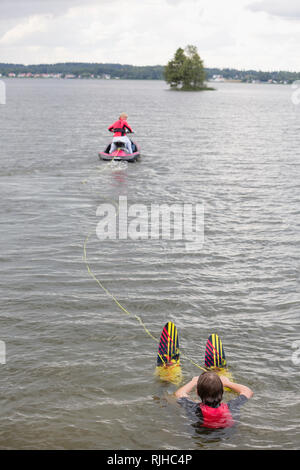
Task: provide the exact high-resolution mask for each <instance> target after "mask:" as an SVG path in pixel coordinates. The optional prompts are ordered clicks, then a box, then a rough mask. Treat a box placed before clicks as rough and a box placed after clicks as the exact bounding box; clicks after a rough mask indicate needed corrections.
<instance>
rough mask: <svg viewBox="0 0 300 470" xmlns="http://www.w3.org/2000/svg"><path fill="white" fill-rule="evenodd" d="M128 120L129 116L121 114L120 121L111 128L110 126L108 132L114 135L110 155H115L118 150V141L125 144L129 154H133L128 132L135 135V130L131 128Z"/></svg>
mask: <svg viewBox="0 0 300 470" xmlns="http://www.w3.org/2000/svg"><path fill="white" fill-rule="evenodd" d="M127 119H128V115H127V114H126V113H121V114H120V117H119V119H118V121H116V122H114V123H113V124H112V125H111V126H109V128H108V130H109V131H110V132H113V133H114V137H113V140H112V144H111V147H110V151H109V153H113V152H114V151H115V150H116V148H117V147H116V145H115V142H116V141H118V142H124V143H125V145H126V148H127V150H128V152H129V153H132V146H131V140H130V139H128V137H127V135H126V132H131V133H133V130H132V129H131V127H130V126H129V124H128V122H127Z"/></svg>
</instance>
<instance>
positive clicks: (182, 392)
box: [175, 376, 199, 398]
mask: <svg viewBox="0 0 300 470" xmlns="http://www.w3.org/2000/svg"><path fill="white" fill-rule="evenodd" d="M198 378H199V377H198V376H197V377H193V378H192V380H191V381H190V382H188V383H187V384H185V385H183V387H180V388H179V389H178V390H177V391H176V392H175V396H176V397H177V398H183V397H187V398H188V397H189V393H191V391H192V390H193V389H194V388H195V387H196V385H197V382H198Z"/></svg>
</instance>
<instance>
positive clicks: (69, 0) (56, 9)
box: [0, 0, 106, 21]
mask: <svg viewBox="0 0 300 470" xmlns="http://www.w3.org/2000/svg"><path fill="white" fill-rule="evenodd" d="M105 1H106V0H85V3H87V4H91V3H99V4H100V3H101V2H105ZM82 3H83V2H82V0H1V1H0V18H1V20H2V21H3V20H9V19H11V18H24V17H28V16H32V15H44V14H53V15H55V16H57V15H63V14H64V13H65V12H66V11H67V10H68V9H69V8H72V7H75V6H78V5H82Z"/></svg>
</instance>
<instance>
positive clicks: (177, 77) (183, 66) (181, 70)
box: [164, 46, 212, 91]
mask: <svg viewBox="0 0 300 470" xmlns="http://www.w3.org/2000/svg"><path fill="white" fill-rule="evenodd" d="M164 77H165V81H166V82H167V83H168V84H169V85H170V86H171V88H172V89H173V90H182V91H199V90H211V89H212V88H208V87H207V86H206V85H205V84H204V81H205V70H204V65H203V61H202V60H201V58H200V56H199V54H198V51H197V47H196V46H187V47H186V48H185V49H182V48H181V47H179V48H178V49H177V51H176V52H175V55H174V58H173V59H172V60H170V61H169V62H168V64H167V65H166V67H165V70H164Z"/></svg>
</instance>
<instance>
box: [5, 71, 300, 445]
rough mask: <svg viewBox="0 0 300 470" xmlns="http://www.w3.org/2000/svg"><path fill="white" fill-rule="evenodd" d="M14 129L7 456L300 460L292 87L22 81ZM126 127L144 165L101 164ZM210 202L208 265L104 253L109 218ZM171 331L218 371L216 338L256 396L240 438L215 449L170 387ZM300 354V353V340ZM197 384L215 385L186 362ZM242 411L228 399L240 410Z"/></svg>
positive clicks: (166, 250)
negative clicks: (175, 454)
mask: <svg viewBox="0 0 300 470" xmlns="http://www.w3.org/2000/svg"><path fill="white" fill-rule="evenodd" d="M6 84H7V104H6V105H5V106H4V105H1V106H0V129H1V131H0V132H1V150H0V155H1V173H0V177H1V179H0V182H1V189H0V191H1V192H0V194H1V198H0V211H1V304H2V313H1V330H0V331H1V337H0V339H1V340H2V341H5V343H6V350H7V351H6V352H7V354H6V364H5V365H4V364H2V365H0V374H1V399H0V405H1V406H0V409H1V420H0V448H2V449H12V448H14V449H16V448H17V449H92V448H97V449H208V448H209V449H295V448H297V447H298V446H299V408H300V400H299V367H300V364H299V359H300V354H299V353H298V352H297V351H298V350H299V348H300V342H299V340H300V332H299V306H300V302H299V255H300V250H299V248H300V241H299V233H300V223H299V222H300V221H299V214H300V210H299V203H300V182H299V177H300V171H299V130H300V124H299V122H300V120H299V117H300V114H299V113H300V106H296V105H294V104H293V103H292V101H291V94H292V90H291V88H290V87H288V86H276V85H274V86H267V85H245V84H218V85H217V88H218V90H217V91H215V92H206V93H176V92H169V91H167V89H166V86H165V84H164V83H163V82H146V81H145V82H144V81H141V82H135V81H94V82H93V81H84V80H82V81H80V80H74V81H51V80H49V81H47V80H44V81H43V80H27V81H22V80H10V81H9V80H8V81H7V82H6ZM124 110H125V111H127V112H128V114H129V123H130V124H131V125H132V127H133V128H134V129H135V131H136V134H135V138H136V140H137V141H138V142H139V143H140V145H141V147H142V154H143V156H142V160H141V162H140V163H136V164H131V165H128V166H127V167H125V168H123V169H116V168H115V167H109V166H107V163H104V162H100V161H99V160H98V158H97V152H98V151H99V150H100V149H101V150H102V149H103V148H104V146H105V145H106V143H107V142H108V141H109V134H108V133H107V131H106V129H107V126H108V125H109V124H111V123H112V122H114V120H115V118H116V117H117V116H118V114H119V112H120V111H124ZM120 195H123V196H125V195H126V196H127V197H128V204H133V203H142V204H146V205H147V206H149V205H150V204H151V203H154V202H156V203H166V204H171V203H183V202H187V203H193V204H196V203H197V202H202V203H203V204H204V210H205V241H204V246H203V248H202V249H201V250H199V251H197V252H191V253H190V252H187V251H186V250H185V248H184V244H183V243H180V242H174V241H173V242H172V241H170V242H166V241H165V240H143V241H140V240H138V241H133V240H117V241H110V240H108V241H100V240H99V239H98V238H97V237H96V232H95V229H96V225H97V222H98V221H99V217H97V216H96V209H97V207H98V206H99V205H100V204H102V203H104V202H107V201H111V202H118V198H119V196H120ZM89 233H91V235H90V238H89V240H88V243H87V257H88V262H89V264H90V266H91V268H92V270H93V272H94V273H95V275H96V276H97V277H98V278H99V279H101V280H102V281H103V283H104V284H105V286H106V287H107V288H108V289H109V290H110V291H111V292H112V293H113V294H114V295H116V297H117V298H118V299H119V301H120V302H121V303H122V304H123V305H124V306H125V307H126V308H127V309H128V310H129V311H130V312H131V313H132V314H135V315H138V316H140V317H141V318H142V320H143V322H144V323H145V325H146V327H147V328H148V329H149V330H150V332H151V333H152V334H153V335H154V336H155V337H157V338H158V337H159V335H160V332H161V329H162V327H163V325H164V323H165V322H166V321H168V320H172V321H174V322H175V323H176V325H177V327H178V329H179V334H180V345H181V348H182V350H183V351H184V353H185V354H186V355H188V356H189V357H190V358H192V359H193V360H194V361H196V362H197V363H201V362H203V355H204V347H205V342H206V339H207V337H208V335H209V334H210V333H212V332H216V333H218V334H219V335H220V336H221V338H222V340H223V343H224V346H225V351H226V355H227V359H228V362H229V365H230V370H231V372H232V374H233V376H234V378H235V380H236V381H238V382H241V383H245V384H246V385H248V386H250V387H251V388H253V390H254V392H255V396H254V398H253V399H252V400H251V401H250V402H249V403H248V404H247V405H245V407H244V408H243V410H242V422H241V424H240V425H239V426H238V429H237V430H236V432H235V433H234V434H233V435H231V436H230V437H222V436H221V435H220V436H218V437H215V438H213V439H211V440H210V441H209V442H207V435H206V434H203V433H202V434H201V433H198V432H197V431H196V430H195V428H194V427H193V425H192V423H191V421H190V420H189V418H188V417H187V415H186V414H185V412H184V410H182V409H181V408H180V407H179V406H178V405H177V404H176V402H175V400H174V398H173V397H172V393H173V391H174V390H175V389H176V387H175V386H174V385H172V384H162V383H160V382H159V381H158V380H157V378H155V377H154V369H155V361H156V352H157V344H156V343H155V342H154V341H153V340H152V339H151V338H150V337H149V336H147V334H146V333H145V331H144V330H143V328H142V327H141V325H140V324H139V323H138V322H137V321H136V319H135V318H134V317H133V316H128V315H126V314H124V312H122V311H121V310H120V309H119V308H118V307H117V305H116V304H115V303H114V302H113V301H112V299H111V298H110V297H108V296H107V295H106V293H105V292H104V291H102V290H101V289H100V287H99V286H98V284H97V283H96V282H95V281H94V280H93V279H92V278H91V276H90V275H89V273H88V271H87V268H86V265H85V263H84V261H83V243H84V240H85V238H86V236H87V235H88V234H89ZM297 341H298V343H297V344H295V342H297ZM182 367H183V376H184V380H185V381H187V380H189V379H190V378H191V377H192V376H194V375H196V374H197V373H198V372H199V370H198V369H197V368H195V366H193V365H192V364H191V363H190V362H189V361H187V360H183V361H182ZM232 397H233V395H231V394H227V395H226V397H225V398H226V399H229V398H232Z"/></svg>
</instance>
